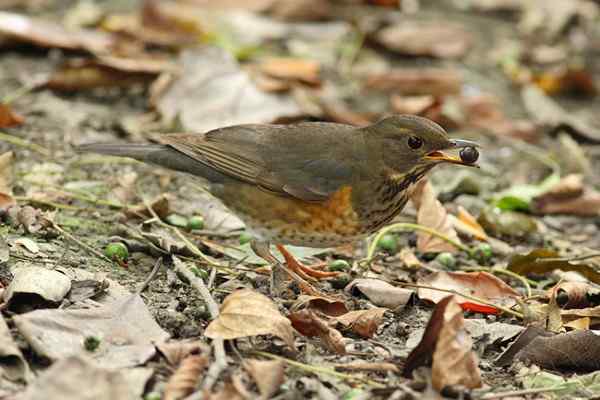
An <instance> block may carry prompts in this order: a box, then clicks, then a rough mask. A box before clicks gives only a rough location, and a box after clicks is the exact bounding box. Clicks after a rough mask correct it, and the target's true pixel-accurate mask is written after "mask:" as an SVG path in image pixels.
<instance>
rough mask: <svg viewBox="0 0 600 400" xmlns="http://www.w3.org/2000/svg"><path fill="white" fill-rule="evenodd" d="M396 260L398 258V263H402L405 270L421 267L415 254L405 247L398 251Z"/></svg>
mask: <svg viewBox="0 0 600 400" xmlns="http://www.w3.org/2000/svg"><path fill="white" fill-rule="evenodd" d="M398 258H400V261H402V263H403V264H404V265H405V266H406V267H407V268H414V269H417V268H421V267H422V265H423V264H421V261H420V260H419V259H418V258H417V256H416V255H415V253H413V251H412V250H411V249H410V248H408V247H405V248H403V249H402V250H400V253H399V254H398Z"/></svg>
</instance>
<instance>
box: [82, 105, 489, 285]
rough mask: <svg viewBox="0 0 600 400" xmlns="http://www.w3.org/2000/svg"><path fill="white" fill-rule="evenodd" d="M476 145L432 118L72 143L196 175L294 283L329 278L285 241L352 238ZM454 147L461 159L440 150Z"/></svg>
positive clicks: (382, 220)
mask: <svg viewBox="0 0 600 400" xmlns="http://www.w3.org/2000/svg"><path fill="white" fill-rule="evenodd" d="M477 147H478V144H477V143H475V142H472V141H468V140H462V139H451V138H449V136H448V134H447V133H446V131H445V130H444V129H443V128H442V127H441V126H440V125H438V124H436V123H435V122H433V121H431V120H429V119H426V118H423V117H418V116H413V115H392V116H389V117H385V118H382V119H381V120H379V121H377V122H375V123H373V124H370V125H367V126H362V127H358V126H353V125H347V124H340V123H333V122H300V123H295V124H288V125H276V124H243V125H235V126H228V127H223V128H218V129H214V130H210V131H208V132H205V133H171V134H163V135H161V136H159V137H158V139H157V143H150V144H144V143H142V144H139V143H95V144H87V145H82V146H80V147H79V149H78V150H79V151H80V152H94V153H100V154H107V155H112V156H120V157H129V158H133V159H136V160H139V161H142V162H145V163H149V164H154V165H158V166H161V167H164V168H167V169H171V170H175V171H180V172H185V173H188V174H191V175H194V176H198V177H201V178H203V179H204V180H205V181H207V182H208V184H209V185H208V186H209V191H210V192H211V193H212V195H214V196H215V197H216V198H218V199H219V200H220V201H221V202H222V203H223V204H224V205H225V206H226V207H227V208H229V209H230V210H231V211H232V212H233V213H235V214H236V215H238V216H239V217H240V219H241V220H242V221H243V222H244V223H245V224H246V227H247V229H248V231H249V233H250V234H251V235H252V236H253V240H252V241H251V247H252V249H253V250H254V252H255V253H256V254H257V255H258V256H260V257H262V258H263V259H265V260H266V261H267V262H269V263H271V264H273V265H276V264H279V262H278V260H277V259H276V258H275V257H274V256H273V254H272V253H271V250H270V244H275V245H276V248H277V249H278V250H279V251H280V252H281V254H282V255H283V257H284V260H285V267H287V269H288V270H291V271H293V272H294V273H296V274H298V275H299V276H300V277H302V278H307V279H313V280H315V279H316V280H318V279H326V278H329V277H331V276H335V275H336V273H335V272H328V271H321V270H317V269H314V268H311V267H310V266H307V265H304V264H302V263H301V262H300V261H298V260H296V259H295V258H294V257H293V255H292V254H291V253H290V252H289V251H288V250H287V249H286V248H285V246H286V245H295V246H305V247H313V248H328V247H336V246H341V245H345V244H350V243H353V242H356V241H358V240H360V239H363V238H365V237H367V236H368V235H370V234H372V233H374V232H376V231H378V230H379V229H380V228H382V227H383V226H385V225H386V224H388V223H390V222H391V221H392V219H393V218H394V217H395V216H396V215H397V214H398V213H400V211H401V210H402V209H403V208H404V206H405V205H406V203H407V201H408V199H409V193H410V189H411V187H412V186H413V185H415V184H416V183H417V182H418V181H419V180H420V179H422V178H423V177H424V176H425V175H426V174H427V173H428V172H429V171H430V170H431V169H432V168H433V167H435V166H436V165H439V164H442V163H451V164H459V165H466V166H475V165H476V164H475V162H476V161H477V157H478V152H477V150H476V148H477ZM453 149H462V150H461V157H457V156H455V155H452V154H449V153H447V152H446V151H448V150H453Z"/></svg>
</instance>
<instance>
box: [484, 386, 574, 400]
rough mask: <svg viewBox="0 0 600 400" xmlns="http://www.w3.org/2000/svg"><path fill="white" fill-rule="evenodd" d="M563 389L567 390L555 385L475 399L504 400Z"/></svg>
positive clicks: (489, 394)
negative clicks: (504, 399)
mask: <svg viewBox="0 0 600 400" xmlns="http://www.w3.org/2000/svg"><path fill="white" fill-rule="evenodd" d="M563 389H565V385H564V384H560V385H555V386H550V387H541V388H531V389H522V390H511V391H508V392H497V393H487V394H484V395H482V396H481V397H475V399H476V400H495V399H503V398H505V397H519V396H524V395H527V394H536V393H546V392H554V391H558V390H563Z"/></svg>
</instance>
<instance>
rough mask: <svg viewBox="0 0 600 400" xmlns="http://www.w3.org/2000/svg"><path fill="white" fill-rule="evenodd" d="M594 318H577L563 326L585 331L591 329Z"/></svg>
mask: <svg viewBox="0 0 600 400" xmlns="http://www.w3.org/2000/svg"><path fill="white" fill-rule="evenodd" d="M591 321H592V319H591V318H590V317H583V318H577V319H574V320H573V321H570V322H567V323H566V324H564V325H563V326H564V327H565V328H571V329H575V330H580V331H585V330H588V329H590V325H591Z"/></svg>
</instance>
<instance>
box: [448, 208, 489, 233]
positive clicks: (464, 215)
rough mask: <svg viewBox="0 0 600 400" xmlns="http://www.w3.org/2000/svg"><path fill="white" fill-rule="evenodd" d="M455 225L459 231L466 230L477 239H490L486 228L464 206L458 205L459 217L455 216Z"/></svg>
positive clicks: (465, 231)
mask: <svg viewBox="0 0 600 400" xmlns="http://www.w3.org/2000/svg"><path fill="white" fill-rule="evenodd" d="M453 225H454V227H455V228H456V230H457V231H459V232H464V233H466V234H468V235H470V236H473V237H474V238H475V239H477V240H483V241H485V240H488V235H487V233H485V229H483V227H482V226H481V225H480V224H479V222H477V219H476V218H475V217H474V216H473V215H471V213H470V212H469V211H467V209H466V208H464V207H463V206H458V217H457V218H456V219H454V218H453Z"/></svg>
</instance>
